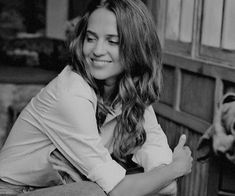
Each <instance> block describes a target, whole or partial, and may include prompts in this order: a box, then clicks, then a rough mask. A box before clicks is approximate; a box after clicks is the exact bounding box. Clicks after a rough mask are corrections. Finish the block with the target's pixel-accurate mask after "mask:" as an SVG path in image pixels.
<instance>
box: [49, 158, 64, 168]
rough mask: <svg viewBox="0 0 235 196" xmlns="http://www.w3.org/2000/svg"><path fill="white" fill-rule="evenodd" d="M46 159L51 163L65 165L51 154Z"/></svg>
mask: <svg viewBox="0 0 235 196" xmlns="http://www.w3.org/2000/svg"><path fill="white" fill-rule="evenodd" d="M48 161H49V162H50V163H51V164H53V165H63V166H65V165H66V164H65V163H64V162H63V161H61V160H59V159H57V158H55V157H52V156H50V157H48Z"/></svg>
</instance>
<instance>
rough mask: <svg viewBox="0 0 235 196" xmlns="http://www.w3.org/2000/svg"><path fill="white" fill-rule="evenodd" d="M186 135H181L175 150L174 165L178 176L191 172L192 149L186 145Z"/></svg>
mask: <svg viewBox="0 0 235 196" xmlns="http://www.w3.org/2000/svg"><path fill="white" fill-rule="evenodd" d="M185 142H186V135H181V136H180V139H179V143H178V144H177V146H176V147H175V149H174V152H173V162H172V164H173V167H174V168H175V171H176V172H177V173H178V176H179V177H180V176H183V175H185V174H188V173H190V172H191V169H192V161H193V158H192V156H191V154H192V153H191V150H190V149H189V147H188V146H185Z"/></svg>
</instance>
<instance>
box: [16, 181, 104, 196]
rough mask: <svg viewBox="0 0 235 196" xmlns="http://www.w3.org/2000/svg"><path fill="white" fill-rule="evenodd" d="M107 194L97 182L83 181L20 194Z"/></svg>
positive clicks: (81, 195) (67, 195)
mask: <svg viewBox="0 0 235 196" xmlns="http://www.w3.org/2000/svg"><path fill="white" fill-rule="evenodd" d="M42 195H43V196H106V194H105V192H104V191H103V190H102V189H101V188H100V187H99V186H98V185H97V184H95V183H93V182H88V181H83V182H79V183H76V182H74V183H70V184H66V185H60V186H54V187H49V188H42V189H38V190H36V191H32V192H28V193H23V194H20V195H19V196H42Z"/></svg>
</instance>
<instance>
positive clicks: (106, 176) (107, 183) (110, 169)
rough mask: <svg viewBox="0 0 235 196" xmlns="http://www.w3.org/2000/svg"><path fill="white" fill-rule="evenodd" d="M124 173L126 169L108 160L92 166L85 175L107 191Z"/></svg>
mask: <svg viewBox="0 0 235 196" xmlns="http://www.w3.org/2000/svg"><path fill="white" fill-rule="evenodd" d="M125 175H126V170H125V169H124V168H123V167H122V166H120V165H119V164H118V163H117V162H115V161H114V160H110V161H108V162H106V163H104V164H102V165H99V166H98V167H96V168H94V169H93V170H92V171H91V172H89V174H88V176H87V177H88V178H89V179H90V180H91V181H93V182H96V183H97V184H98V185H99V186H101V187H102V188H103V190H104V191H105V192H106V193H109V192H110V191H111V190H112V189H113V188H114V187H115V186H116V185H117V184H118V183H119V182H120V181H121V180H122V179H123V178H124V177H125Z"/></svg>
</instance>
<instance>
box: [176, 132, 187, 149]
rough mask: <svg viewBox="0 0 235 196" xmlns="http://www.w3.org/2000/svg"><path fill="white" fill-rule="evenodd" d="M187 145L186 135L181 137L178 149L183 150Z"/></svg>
mask: <svg viewBox="0 0 235 196" xmlns="http://www.w3.org/2000/svg"><path fill="white" fill-rule="evenodd" d="M185 143H186V135H185V134H183V135H181V136H180V139H179V142H178V144H177V146H176V148H183V146H184V145H185Z"/></svg>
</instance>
